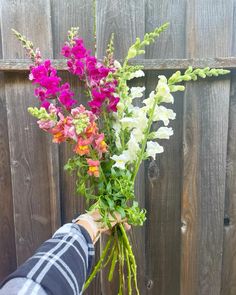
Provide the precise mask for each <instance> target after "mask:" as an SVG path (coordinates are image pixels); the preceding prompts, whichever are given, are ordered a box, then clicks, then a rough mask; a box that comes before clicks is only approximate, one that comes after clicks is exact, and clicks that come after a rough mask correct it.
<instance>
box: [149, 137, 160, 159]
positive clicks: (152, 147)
mask: <svg viewBox="0 0 236 295" xmlns="http://www.w3.org/2000/svg"><path fill="white" fill-rule="evenodd" d="M163 152H164V148H163V147H162V146H161V145H160V144H159V143H157V142H155V141H148V142H147V148H146V154H147V156H148V157H152V158H153V159H154V160H155V158H156V154H160V153H163Z"/></svg>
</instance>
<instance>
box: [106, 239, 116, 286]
mask: <svg viewBox="0 0 236 295" xmlns="http://www.w3.org/2000/svg"><path fill="white" fill-rule="evenodd" d="M115 248H116V249H115V253H114V255H113V257H112V261H111V268H110V271H109V274H108V281H109V282H111V281H112V279H113V274H114V270H115V267H116V263H117V256H118V249H117V244H116V247H115Z"/></svg>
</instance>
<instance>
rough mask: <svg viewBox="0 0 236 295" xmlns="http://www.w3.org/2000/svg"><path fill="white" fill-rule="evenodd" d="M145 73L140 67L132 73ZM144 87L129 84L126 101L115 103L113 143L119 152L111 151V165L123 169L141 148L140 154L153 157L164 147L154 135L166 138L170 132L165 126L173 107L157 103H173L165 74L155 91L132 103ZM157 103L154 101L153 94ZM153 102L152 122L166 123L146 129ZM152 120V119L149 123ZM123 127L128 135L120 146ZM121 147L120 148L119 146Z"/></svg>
mask: <svg viewBox="0 0 236 295" xmlns="http://www.w3.org/2000/svg"><path fill="white" fill-rule="evenodd" d="M143 75H144V73H143V72H142V71H141V70H139V71H137V72H135V73H133V77H140V76H143ZM144 91H145V87H132V88H130V90H129V96H128V98H127V99H126V100H125V101H120V102H119V103H118V105H117V107H118V113H117V114H116V115H115V116H116V117H115V121H114V124H113V126H112V127H113V129H114V131H115V133H116V146H117V148H118V149H119V150H120V155H113V156H112V157H111V159H113V160H114V161H115V164H114V165H113V167H118V168H120V169H125V168H126V164H130V163H134V162H136V161H137V159H138V157H140V153H141V152H142V151H143V152H144V153H143V155H141V156H143V158H146V157H152V158H153V159H155V157H156V154H158V153H162V152H163V151H164V149H163V147H162V146H161V145H159V143H157V142H156V140H157V139H169V138H170V136H171V135H173V130H172V128H170V127H166V126H167V125H168V124H169V121H170V120H173V119H175V113H174V112H173V110H171V109H168V108H166V107H164V106H162V105H160V103H162V102H164V103H174V98H173V96H172V95H171V93H170V89H169V86H168V83H167V79H166V77H165V76H159V81H158V84H157V87H156V91H155V92H154V91H153V92H151V93H150V95H149V97H148V98H147V99H144V100H143V103H144V105H143V106H142V107H137V106H134V105H133V100H134V99H135V98H141V97H143V93H144ZM157 97H158V98H159V103H158V104H155V101H156V98H157ZM154 105H155V109H154V112H153V113H152V119H151V120H152V122H157V121H162V122H163V123H164V125H165V126H162V127H160V128H159V129H158V130H157V131H155V132H150V130H147V129H148V125H149V117H150V115H151V110H152V109H153V107H154ZM152 122H151V123H152ZM124 131H126V134H127V133H129V134H130V137H129V140H128V142H125V143H124V144H123V146H122V139H121V134H122V132H123V133H124ZM147 133H149V134H147ZM144 141H145V142H146V146H145V149H144V150H142V145H143V142H144ZM122 149H123V150H122Z"/></svg>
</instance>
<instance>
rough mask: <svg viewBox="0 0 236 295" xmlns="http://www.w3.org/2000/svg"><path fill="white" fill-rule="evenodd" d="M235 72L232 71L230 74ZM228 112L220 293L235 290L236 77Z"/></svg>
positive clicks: (223, 294) (230, 293)
mask: <svg viewBox="0 0 236 295" xmlns="http://www.w3.org/2000/svg"><path fill="white" fill-rule="evenodd" d="M234 74H235V73H234V72H232V75H234ZM231 85H232V86H231V96H230V107H229V110H230V113H229V131H228V149H227V151H228V152H227V169H226V190H225V191H226V196H225V197H226V202H225V227H224V248H223V264H222V286H221V295H233V294H235V292H236V261H235V257H236V247H235V245H236V224H235V222H236V182H235V179H236V149H235V146H236V137H235V134H236V79H235V78H232V84H231Z"/></svg>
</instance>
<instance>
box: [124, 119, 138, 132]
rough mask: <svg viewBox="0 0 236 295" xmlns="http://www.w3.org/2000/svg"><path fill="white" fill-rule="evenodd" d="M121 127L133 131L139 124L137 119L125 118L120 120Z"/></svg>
mask: <svg viewBox="0 0 236 295" xmlns="http://www.w3.org/2000/svg"><path fill="white" fill-rule="evenodd" d="M120 122H121V125H122V129H123V130H124V129H128V130H131V129H132V128H134V127H135V126H137V124H138V122H137V118H134V117H125V118H122V119H121V120H120Z"/></svg>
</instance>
